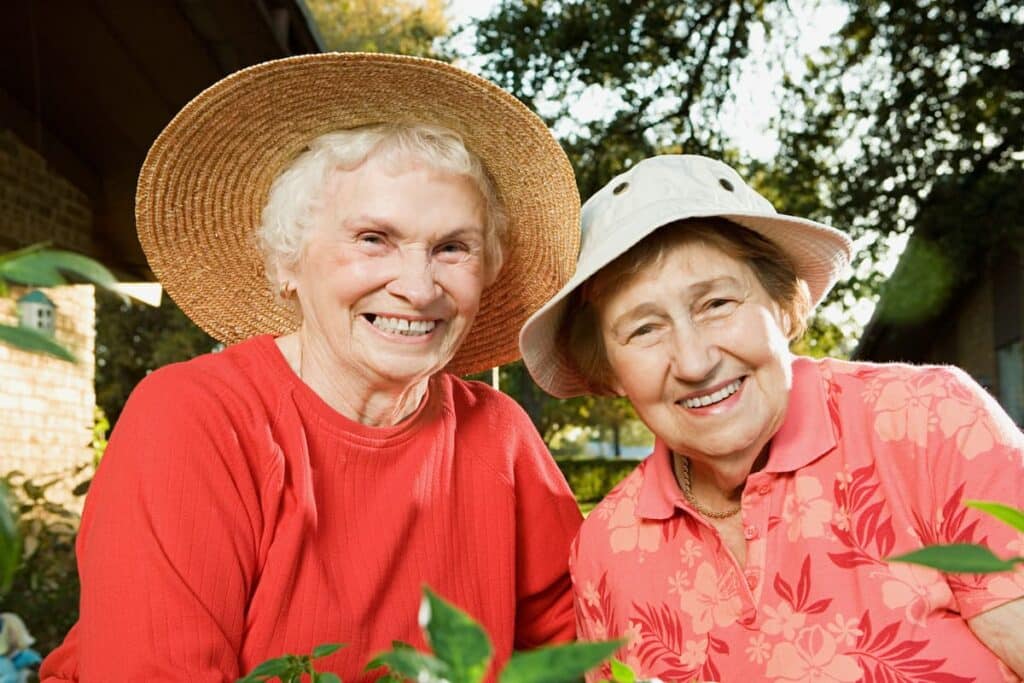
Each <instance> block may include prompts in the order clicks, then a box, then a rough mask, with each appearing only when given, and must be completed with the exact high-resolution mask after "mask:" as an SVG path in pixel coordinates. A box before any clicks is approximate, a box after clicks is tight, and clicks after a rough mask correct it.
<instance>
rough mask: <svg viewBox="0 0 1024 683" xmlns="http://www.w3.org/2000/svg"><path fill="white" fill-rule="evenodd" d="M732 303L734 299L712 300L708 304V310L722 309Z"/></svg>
mask: <svg viewBox="0 0 1024 683" xmlns="http://www.w3.org/2000/svg"><path fill="white" fill-rule="evenodd" d="M731 303H732V299H712V300H711V301H709V302H708V308H721V307H722V306H728V305H729V304H731Z"/></svg>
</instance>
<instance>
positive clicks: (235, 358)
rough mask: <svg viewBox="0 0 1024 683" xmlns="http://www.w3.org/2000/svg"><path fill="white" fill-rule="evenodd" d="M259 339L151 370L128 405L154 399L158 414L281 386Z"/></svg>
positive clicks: (234, 400) (235, 400) (227, 402)
mask: <svg viewBox="0 0 1024 683" xmlns="http://www.w3.org/2000/svg"><path fill="white" fill-rule="evenodd" d="M259 341H260V340H258V339H251V340H248V341H245V342H242V343H240V344H236V345H234V346H231V347H228V348H227V349H224V350H223V351H219V352H214V353H207V354H203V355H202V356H197V357H196V358H193V359H191V360H187V361H183V362H180V363H172V364H170V365H165V366H164V367H162V368H159V369H157V370H154V371H153V372H151V373H149V374H148V375H147V376H146V377H145V378H144V379H143V380H142V381H141V382H139V384H138V385H137V386H136V387H135V390H134V391H133V392H132V394H131V397H130V398H129V404H131V403H136V404H138V403H147V404H152V403H154V402H156V403H159V405H160V406H161V411H160V412H161V413H166V412H171V413H174V412H179V411H181V410H184V411H185V412H195V411H196V410H199V409H203V408H208V407H210V406H213V405H220V406H225V405H230V404H236V403H245V402H247V401H250V400H252V399H254V398H256V397H257V396H258V395H259V394H261V393H266V391H267V389H268V388H270V387H274V386H280V383H279V382H277V381H276V380H275V378H274V377H273V376H272V374H271V373H270V372H268V369H269V368H267V363H266V362H265V360H264V357H263V349H261V345H260V344H259ZM126 409H127V407H126Z"/></svg>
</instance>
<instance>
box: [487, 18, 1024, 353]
mask: <svg viewBox="0 0 1024 683" xmlns="http://www.w3.org/2000/svg"><path fill="white" fill-rule="evenodd" d="M841 4H842V5H844V6H845V7H846V9H847V10H848V17H847V20H846V22H845V24H844V25H843V26H842V28H841V29H840V31H839V33H838V34H837V35H836V36H835V38H834V40H833V41H832V42H831V43H829V44H828V45H827V46H826V48H825V49H823V50H822V51H821V52H820V53H817V54H815V55H812V56H811V57H808V58H805V59H803V60H802V61H800V62H799V63H797V64H795V65H794V64H793V62H792V61H789V62H787V61H786V60H787V58H788V57H792V56H793V53H792V52H791V48H789V47H788V45H787V44H788V43H793V42H795V41H793V40H783V41H781V42H782V43H783V45H786V47H783V48H782V49H781V51H780V52H779V53H778V54H765V55H760V56H759V57H763V58H766V59H768V60H774V62H775V64H776V65H779V66H782V67H783V68H788V69H789V72H788V73H787V76H786V78H785V79H784V82H783V88H782V91H781V92H782V98H783V106H781V107H780V108H779V111H778V114H777V116H776V119H775V124H776V127H777V131H778V135H779V139H780V143H781V144H780V150H779V153H778V155H777V156H776V157H775V158H774V159H772V160H771V161H768V162H759V161H751V160H748V159H744V158H742V156H741V155H740V154H738V153H737V152H736V150H734V149H733V148H732V147H731V146H730V144H731V143H730V140H729V136H728V133H729V131H727V130H723V125H722V123H721V121H722V118H721V116H720V114H721V112H722V106H723V104H724V103H726V102H727V101H729V98H730V97H733V96H735V94H736V93H733V92H731V91H732V89H733V88H734V84H735V83H736V82H737V80H736V76H737V74H738V70H739V69H742V68H744V59H745V58H746V57H748V56H749V45H750V37H751V35H752V34H753V33H755V32H758V33H760V32H762V31H763V33H764V35H765V36H767V37H768V39H769V40H767V41H766V44H771V42H770V39H771V37H772V36H773V35H781V36H783V37H785V36H792V35H793V31H800V30H802V29H803V27H801V26H798V25H795V21H794V15H793V13H792V12H791V11H790V10H789V6H788V5H787V4H786V3H784V2H779V1H778V0H754V1H752V0H741V1H740V2H735V3H725V2H721V1H720V0H696V1H694V2H688V3H678V2H674V1H672V0H648V1H647V2H635V1H632V0H600V1H597V2H586V1H583V0H561V1H551V0H533V1H531V2H525V3H524V2H520V1H519V0H503V1H502V2H501V3H500V5H499V6H498V7H497V8H496V10H495V12H494V13H493V14H492V15H491V16H490V17H488V18H487V19H485V20H483V21H482V22H481V23H480V25H479V27H478V33H477V42H476V48H477V50H478V52H479V53H480V55H481V57H480V58H479V59H480V60H482V69H483V71H484V73H485V74H486V75H487V76H488V77H490V78H492V79H494V80H496V81H497V82H499V83H500V84H502V85H503V86H504V87H506V88H508V89H509V90H511V91H512V92H513V93H515V94H516V95H517V96H518V97H519V98H520V99H522V100H523V101H524V102H525V103H526V104H528V105H530V106H532V107H534V108H536V109H538V110H539V111H540V112H541V113H542V115H543V116H544V117H545V118H546V120H547V121H548V122H549V124H551V125H552V126H553V127H554V129H555V131H556V134H557V135H558V136H559V137H560V138H561V139H562V141H563V144H564V146H565V148H566V150H567V152H568V153H569V156H570V159H571V160H572V163H573V165H574V166H575V168H576V172H577V175H578V178H579V185H580V191H581V194H582V195H583V196H584V197H588V196H589V195H590V194H592V193H593V192H594V191H595V190H596V189H598V188H599V187H601V186H602V185H603V184H604V183H606V182H607V181H608V180H609V179H610V178H611V177H612V176H613V175H614V174H616V173H618V172H620V171H622V170H623V169H625V168H627V167H628V166H629V165H630V164H631V163H633V162H635V161H636V160H638V159H640V158H643V157H645V156H649V155H651V154H657V153H666V152H680V151H681V152H687V153H699V154H708V155H710V156H717V157H720V158H723V159H724V160H726V161H727V162H730V163H733V164H737V165H739V166H740V167H741V169H742V171H743V172H745V174H746V175H747V177H748V179H749V180H750V181H751V184H753V185H754V186H755V187H757V188H758V189H759V190H760V191H762V192H763V193H765V194H766V195H767V196H768V197H769V198H770V199H771V200H772V201H773V203H774V204H775V205H776V207H777V208H778V209H779V210H780V211H782V212H785V213H790V214H795V215H800V216H807V217H810V218H815V219H818V220H821V221H823V222H826V223H829V224H831V225H834V226H836V227H839V228H841V229H844V230H847V231H849V232H850V233H851V234H852V235H853V236H854V237H864V239H863V240H862V241H861V244H863V245H864V246H863V248H862V250H861V252H860V255H859V257H858V261H857V269H856V275H855V276H854V277H853V278H852V279H851V280H849V281H848V282H845V283H840V285H839V286H838V287H837V288H836V289H835V291H834V292H833V293H832V295H831V298H830V302H837V303H839V304H840V305H841V306H843V307H844V308H846V309H849V308H850V307H851V306H852V305H853V304H854V303H856V301H858V300H860V299H863V298H864V297H873V296H875V295H877V293H878V291H879V288H880V286H881V285H882V279H883V278H882V276H881V275H880V274H879V272H878V270H877V269H876V268H875V267H874V264H875V263H877V261H878V257H879V256H880V255H881V254H884V252H885V250H886V249H887V248H888V247H887V245H888V240H887V238H888V237H889V236H892V235H894V234H896V233H901V232H905V231H908V230H910V229H913V230H914V231H915V234H916V237H915V241H918V242H926V243H927V244H925V245H924V246H923V247H919V248H915V249H913V250H911V251H910V252H909V253H908V254H907V257H906V259H905V260H906V261H920V262H915V263H909V264H906V265H905V266H901V269H900V271H898V272H897V277H896V278H895V279H894V283H893V286H892V287H890V290H892V291H890V292H889V293H888V294H887V297H886V298H887V300H888V299H897V300H898V301H896V302H895V303H894V304H893V305H891V306H887V307H886V309H883V310H887V309H888V308H892V310H893V311H894V313H893V315H894V316H895V315H905V314H907V313H908V312H911V313H912V314H913V315H916V316H918V317H920V316H921V315H929V314H933V313H935V312H936V311H937V310H939V308H941V306H942V305H943V304H944V302H945V301H946V295H947V293H949V292H951V291H953V287H954V285H955V284H956V282H957V281H960V280H962V279H965V278H967V279H969V278H970V277H971V276H972V275H973V274H974V272H976V271H977V269H979V268H982V267H984V265H985V258H986V256H987V255H990V254H991V253H992V252H993V249H992V247H993V246H995V245H1000V244H1006V243H1009V244H1014V243H1020V242H1021V241H1022V240H1021V237H1022V232H1024V231H1022V227H1021V226H1022V222H1021V219H1020V218H1019V217H1020V216H1021V215H1022V210H1021V209H1022V208H1024V207H1022V203H1024V193H1022V192H1020V188H1021V187H1022V186H1024V168H1022V167H1024V116H1022V114H1024V112H1022V107H1024V10H1022V8H1021V5H1020V3H1019V2H1017V1H1016V0H847V1H846V2H842V3H841ZM581 98H583V99H586V98H589V99H590V100H591V101H598V102H600V103H601V107H599V108H602V109H603V112H602V113H601V114H600V115H599V116H598V118H596V119H593V120H588V119H581V118H580V117H581V116H582V114H581V111H583V110H582V109H580V108H577V109H574V106H575V105H576V104H577V103H578V102H579V101H580V100H581ZM591 115H592V114H591ZM915 273H928V274H929V278H928V288H929V291H928V292H923V286H922V283H921V281H920V280H919V279H918V278H917V277H916V276H915ZM900 282H904V283H906V284H905V285H900V284H899V283H900ZM923 293H924V294H927V296H924V297H922V296H921V295H922V294H923ZM926 303H928V305H927V306H926V305H925V304H926ZM809 335H810V336H809V337H808V339H807V340H806V342H805V343H802V344H801V345H798V349H800V350H802V351H805V352H810V353H813V354H815V355H820V354H823V353H825V354H837V353H838V354H842V353H844V352H845V351H847V350H848V349H849V346H850V341H849V340H847V339H844V337H843V330H842V329H839V328H836V327H835V326H834V325H831V326H830V325H828V324H826V323H823V322H821V321H815V322H813V323H812V325H811V328H810V331H809Z"/></svg>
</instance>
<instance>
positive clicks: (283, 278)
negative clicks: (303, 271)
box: [274, 261, 299, 298]
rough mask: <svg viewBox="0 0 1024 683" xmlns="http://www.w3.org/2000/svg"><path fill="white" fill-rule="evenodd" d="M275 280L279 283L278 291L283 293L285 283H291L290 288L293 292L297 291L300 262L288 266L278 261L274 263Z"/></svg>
mask: <svg viewBox="0 0 1024 683" xmlns="http://www.w3.org/2000/svg"><path fill="white" fill-rule="evenodd" d="M274 281H275V282H276V283H277V290H276V293H281V289H282V287H283V286H284V285H285V284H288V285H290V289H291V291H292V292H293V293H294V292H297V291H298V281H299V266H298V264H295V265H294V266H288V265H284V264H283V263H281V262H280V261H278V262H277V263H276V264H275V265H274ZM282 298H284V297H282Z"/></svg>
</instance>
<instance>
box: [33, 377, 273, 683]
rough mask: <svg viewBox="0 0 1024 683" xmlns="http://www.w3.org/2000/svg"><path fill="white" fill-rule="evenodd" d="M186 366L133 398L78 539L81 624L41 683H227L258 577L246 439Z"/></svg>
mask: <svg viewBox="0 0 1024 683" xmlns="http://www.w3.org/2000/svg"><path fill="white" fill-rule="evenodd" d="M236 422H237V420H232V419H231V418H230V417H229V410H228V408H227V406H225V404H224V401H223V395H218V394H217V392H216V391H214V390H213V389H211V388H210V382H209V381H205V383H204V380H203V378H201V377H198V376H197V373H196V372H195V371H194V370H193V369H191V368H186V367H184V366H171V367H170V368H166V369H164V370H161V371H158V372H156V373H153V374H152V375H150V376H149V377H148V378H147V379H146V380H144V381H143V382H142V383H141V384H140V385H139V387H138V388H137V389H136V390H135V392H134V393H133V394H132V397H131V399H130V400H129V401H128V403H127V405H126V406H125V410H124V412H123V413H122V415H121V418H120V420H119V421H118V424H117V428H116V429H115V433H114V435H113V436H112V438H111V441H110V444H109V446H108V449H107V452H106V454H105V456H104V458H103V461H102V463H101V465H100V467H99V470H98V472H97V474H96V477H95V480H94V482H93V486H92V488H91V490H90V492H89V495H88V499H87V502H86V509H85V513H84V516H83V522H82V528H81V532H80V534H79V537H78V541H77V555H78V565H79V574H80V576H81V585H82V594H81V603H80V608H81V612H80V617H79V621H78V623H77V624H76V626H75V628H74V629H73V630H72V631H71V632H70V633H69V635H68V637H67V639H66V640H65V642H64V643H63V644H62V645H61V646H60V647H59V648H58V649H57V650H55V651H54V652H53V653H52V654H51V656H50V657H48V658H47V660H46V661H45V662H44V664H43V667H42V671H41V678H42V680H43V681H83V682H89V683H91V682H94V681H95V682H105V681H115V680H126V681H149V682H151V683H158V682H159V681H183V680H188V681H194V682H207V681H209V682H211V683H212V682H217V683H220V682H221V681H234V680H235V679H236V678H237V676H238V675H239V671H238V666H239V665H238V652H239V648H240V646H241V642H242V637H243V631H244V622H245V606H246V603H247V599H248V596H249V594H250V590H251V588H252V586H253V581H254V577H255V575H256V568H257V560H256V556H257V539H258V538H259V533H260V529H259V523H260V522H259V519H260V515H259V510H260V507H259V492H258V490H257V485H256V482H255V477H254V473H253V468H252V467H251V466H250V465H249V464H248V463H247V462H246V459H245V456H244V452H245V450H246V437H245V436H244V434H245V432H246V430H245V429H239V428H238V426H237V424H235V423H236Z"/></svg>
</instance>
